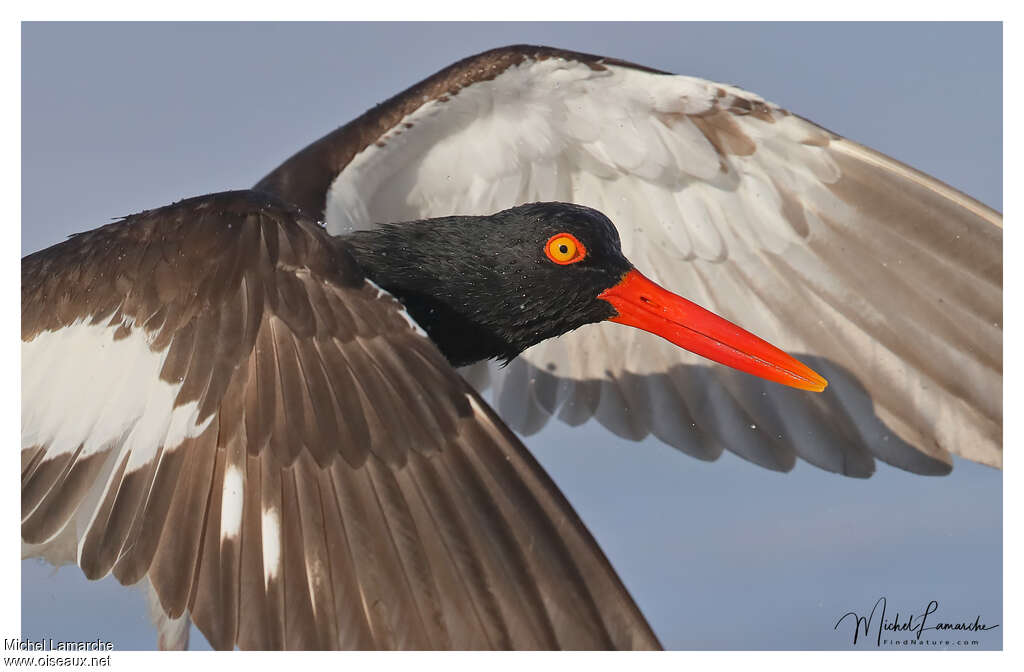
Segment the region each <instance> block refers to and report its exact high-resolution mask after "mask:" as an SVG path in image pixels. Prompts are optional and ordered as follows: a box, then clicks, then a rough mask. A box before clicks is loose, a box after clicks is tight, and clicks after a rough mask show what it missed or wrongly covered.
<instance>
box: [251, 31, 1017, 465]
mask: <svg viewBox="0 0 1024 672" xmlns="http://www.w3.org/2000/svg"><path fill="white" fill-rule="evenodd" d="M257 188H258V189H262V190H266V191H270V192H274V193H276V194H278V195H280V196H281V197H283V198H284V199H286V200H289V201H292V202H295V203H298V204H300V205H302V206H303V207H305V208H310V209H312V210H313V211H315V212H324V213H325V215H326V220H327V227H328V229H329V230H330V231H332V232H334V233H344V232H346V231H351V230H353V229H360V228H367V227H371V226H373V225H374V223H375V222H386V221H400V220H407V219H411V218H421V217H429V216H440V215H452V214H484V213H490V212H494V211H497V210H500V209H502V208H506V207H509V206H512V205H515V204H519V203H523V202H530V201H538V200H560V201H572V202H575V203H581V204H585V205H588V206H591V207H594V208H597V209H599V210H602V211H604V212H605V213H606V214H607V215H609V217H611V218H612V220H613V221H614V222H616V224H617V226H618V228H619V233H620V236H621V238H622V246H623V250H624V252H625V253H626V255H627V257H629V258H630V259H631V260H632V261H633V263H634V264H635V265H636V266H637V268H639V269H640V270H641V272H643V273H644V274H646V275H648V276H650V277H652V278H653V279H655V280H657V281H658V282H660V283H661V284H662V285H664V286H666V287H668V288H669V289H671V290H673V291H676V292H678V293H681V294H683V295H686V296H688V297H689V298H691V299H693V300H695V301H697V302H698V303H701V304H702V305H704V306H705V307H707V308H709V309H711V310H714V311H715V312H717V313H719V314H721V315H723V316H724V317H726V318H728V319H730V320H732V321H734V322H737V323H738V324H741V325H743V326H744V327H745V328H747V329H749V330H751V331H753V332H755V333H757V334H758V335H759V336H761V337H763V338H765V339H766V340H768V341H770V342H772V343H774V344H776V345H778V346H780V347H782V348H783V349H786V350H788V351H791V352H793V353H796V354H797V355H798V356H799V357H801V359H803V360H804V361H806V362H807V363H808V364H809V365H811V366H812V367H813V368H814V369H815V370H817V371H818V372H820V373H821V374H822V375H824V376H825V377H826V378H828V379H829V381H830V383H831V384H830V386H829V388H828V390H826V392H825V393H824V394H822V395H812V394H807V393H802V392H798V391H794V390H790V389H786V388H782V387H780V386H777V385H773V384H770V383H766V382H764V381H761V380H759V379H756V378H752V377H749V376H744V375H742V374H738V373H735V372H733V371H731V370H728V369H725V368H724V367H720V366H717V365H711V364H709V363H707V362H705V361H703V360H700V359H699V358H697V357H695V356H693V355H690V354H689V353H685V352H683V351H680V350H679V349H678V348H675V347H673V346H671V345H670V344H668V343H666V342H663V341H661V340H659V339H657V338H656V337H654V336H652V335H650V334H646V333H642V332H638V331H636V330H630V329H626V328H623V327H621V326H618V325H614V324H607V323H606V324H598V325H589V326H587V327H585V328H583V329H580V330H578V331H576V332H573V333H570V334H567V335H565V336H563V337H561V338H559V339H555V340H551V341H548V342H546V343H542V344H540V345H538V346H535V347H534V348H531V349H529V350H527V351H526V352H525V353H523V355H522V357H521V358H520V359H518V360H517V361H515V362H513V364H512V365H510V366H509V367H507V368H506V369H499V368H497V367H496V366H493V365H492V366H491V367H490V370H489V371H488V370H487V369H486V367H485V366H484V367H482V366H479V365H478V366H477V367H475V368H474V369H471V370H469V371H467V372H466V375H467V378H468V379H469V380H471V381H472V382H473V383H474V384H475V385H478V386H479V387H483V386H485V385H487V384H492V385H493V386H494V387H495V388H496V389H495V400H496V405H497V408H498V410H499V412H500V413H501V415H502V417H503V419H504V420H505V421H506V422H507V423H509V424H510V426H512V427H513V428H515V429H517V430H520V431H524V432H527V433H529V432H533V431H536V430H537V429H539V428H540V427H542V426H543V425H544V424H545V423H546V422H547V421H548V419H549V418H550V417H552V416H558V417H559V418H560V419H561V420H563V421H565V422H568V423H570V424H578V423H582V422H585V421H586V420H588V419H590V418H596V419H597V420H599V421H600V422H601V423H602V424H604V425H605V426H606V427H608V428H609V429H611V430H612V431H613V432H615V433H616V434H618V435H620V436H624V437H628V438H632V439H640V438H643V437H644V436H647V435H648V434H653V435H654V436H657V437H658V438H659V439H661V440H662V441H665V442H667V443H669V444H671V445H673V446H676V447H678V448H680V449H681V450H684V451H686V452H688V453H691V454H693V455H695V456H697V457H700V458H702V459H715V458H716V457H717V456H718V455H719V454H720V453H721V451H722V450H723V449H729V450H733V451H735V452H736V453H738V454H740V455H742V456H744V457H746V458H747V459H750V460H752V461H754V462H757V463H759V464H762V465H764V466H766V467H769V468H772V469H780V470H787V469H790V468H792V466H793V464H794V461H795V458H796V457H797V456H800V457H803V458H804V459H806V460H808V461H810V462H812V463H814V464H816V465H818V466H820V467H822V468H825V469H829V470H833V471H838V472H841V473H845V474H849V475H856V476H867V475H870V474H871V473H872V471H873V470H874V458H876V457H877V458H880V459H883V460H885V461H887V462H889V463H891V464H894V465H896V466H899V467H902V468H904V469H909V470H912V471H918V472H922V473H946V472H947V471H948V470H949V469H950V467H951V458H950V453H955V454H958V455H961V456H963V457H966V458H969V459H972V460H976V461H979V462H982V463H985V464H989V465H993V466H1000V465H1001V463H1002V447H1001V429H1002V396H1001V385H1002V260H1001V255H1002V228H1001V227H1002V218H1001V216H1000V215H999V214H998V213H996V212H994V211H993V210H991V209H990V208H988V207H986V206H984V205H982V204H981V203H978V202H977V201H975V200H973V199H971V198H970V197H968V196H965V195H964V194H961V193H959V192H957V191H955V190H954V189H952V188H950V187H948V186H946V185H944V184H942V183H940V182H938V181H936V180H934V179H932V178H930V177H928V176H927V175H924V174H922V173H920V172H917V171H915V170H913V169H912V168H909V167H907V166H905V165H902V164H900V163H898V162H896V161H894V160H892V159H890V158H888V157H885V156H883V155H881V154H878V153H877V152H874V151H872V150H870V149H868V148H866V147H863V146H860V145H858V144H856V143H853V142H851V141H849V140H845V139H843V138H841V137H839V136H837V135H835V134H833V133H831V132H829V131H827V130H825V129H823V128H821V127H819V126H816V125H815V124H813V123H811V122H809V121H807V120H805V119H802V118H800V117H798V116H795V115H793V114H790V113H789V112H787V111H785V110H783V109H780V108H779V107H777V106H775V105H773V104H771V103H768V102H765V101H764V100H762V99H761V98H760V97H758V96H756V95H754V94H751V93H747V92H745V91H741V90H739V89H736V88H734V87H731V86H727V85H722V84H716V83H713V82H708V81H705V80H701V79H696V78H692V77H683V76H676V75H670V74H666V73H661V72H657V71H652V70H650V69H647V68H643V67H641V66H636V65H632V64H628V63H623V62H620V61H616V60H613V59H605V58H601V57H597V56H589V55H585V54H576V53H571V52H565V51H559V50H554V49H548V48H543V47H509V48H504V49H498V50H494V51H490V52H486V53H484V54H480V55H478V56H474V57H472V58H469V59H466V60H464V61H461V62H459V63H456V64H455V65H453V66H451V67H449V68H446V69H445V70H443V71H441V72H439V73H437V74H436V75H434V76H432V77H430V78H429V79H427V80H424V81H423V82H421V83H419V84H417V85H416V86H413V87H412V88H410V89H409V90H407V91H405V92H403V93H401V94H399V95H398V96H396V97H394V98H392V99H391V100H388V101H386V102H385V103H382V104H381V105H379V106H377V107H376V108H374V109H372V110H370V111H369V112H367V113H366V114H365V115H363V116H362V117H360V118H358V119H356V120H355V121H353V122H351V123H350V124H348V125H346V126H343V127H342V128H340V129H338V130H337V131H335V132H333V133H331V134H330V135H327V136H325V137H324V138H322V139H321V140H319V141H317V142H315V143H314V144H312V145H310V146H309V147H307V148H305V149H303V150H302V151H300V152H299V153H297V154H296V155H295V156H293V157H292V158H291V159H289V160H288V161H287V162H285V163H284V164H282V165H281V166H280V167H279V168H278V169H276V170H275V171H274V172H272V173H271V174H270V175H268V176H267V177H266V178H264V179H263V180H262V181H261V182H260V183H259V184H258V185H257Z"/></svg>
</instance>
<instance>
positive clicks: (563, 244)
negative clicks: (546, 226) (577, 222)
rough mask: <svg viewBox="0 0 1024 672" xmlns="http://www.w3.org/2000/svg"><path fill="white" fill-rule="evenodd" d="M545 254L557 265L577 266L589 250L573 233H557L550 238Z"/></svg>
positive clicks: (545, 247)
mask: <svg viewBox="0 0 1024 672" xmlns="http://www.w3.org/2000/svg"><path fill="white" fill-rule="evenodd" d="M544 253H545V254H546V255H548V259H550V260H551V261H553V262H555V263H556V264H562V265H565V264H575V263H576V262H577V261H580V260H581V259H583V257H585V256H587V248H585V247H583V243H581V242H580V241H579V240H577V239H576V236H574V235H572V234H571V233H556V234H555V235H553V236H551V237H550V238H548V242H547V245H545V246H544Z"/></svg>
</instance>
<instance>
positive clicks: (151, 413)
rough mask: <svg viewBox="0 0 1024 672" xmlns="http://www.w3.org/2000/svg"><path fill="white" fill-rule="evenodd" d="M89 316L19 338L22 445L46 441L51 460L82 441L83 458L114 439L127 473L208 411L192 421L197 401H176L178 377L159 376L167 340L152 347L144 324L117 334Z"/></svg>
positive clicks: (193, 428) (190, 431)
mask: <svg viewBox="0 0 1024 672" xmlns="http://www.w3.org/2000/svg"><path fill="white" fill-rule="evenodd" d="M90 321H91V317H89V318H86V319H84V320H79V321H76V322H75V323H73V324H71V325H69V326H67V327H64V328H62V329H58V330H56V331H45V332H42V333H40V334H38V335H37V336H36V337H35V338H33V339H32V340H31V341H28V342H22V344H21V374H22V378H21V395H22V404H21V413H22V415H21V426H22V434H21V436H22V448H27V447H30V446H40V445H45V446H47V449H46V458H47V459H51V458H53V457H56V456H58V455H62V454H65V453H71V452H74V451H75V450H78V448H79V447H81V448H82V450H81V454H80V457H88V456H89V455H92V454H95V453H97V452H99V451H101V450H103V449H105V448H108V447H109V446H110V445H112V444H114V443H118V442H120V443H121V451H122V454H124V452H123V451H128V452H129V453H130V455H131V457H129V460H128V465H127V471H128V472H131V471H134V470H136V469H138V468H139V467H141V466H143V465H144V464H146V463H148V462H150V461H151V460H152V459H153V458H154V457H155V455H156V450H157V448H158V447H159V446H164V447H166V448H174V447H176V446H178V445H180V444H181V443H182V441H184V440H185V439H186V438H189V437H194V436H198V435H199V434H201V433H202V432H203V430H205V429H206V427H207V426H208V425H209V424H210V422H211V421H212V419H213V418H212V417H210V418H206V419H205V420H204V421H203V422H197V421H198V413H199V405H198V402H195V401H192V402H188V403H186V404H182V405H181V406H178V407H175V405H174V400H175V398H176V397H177V395H178V391H179V390H180V389H181V386H182V382H181V381H178V382H165V381H162V380H160V370H161V368H162V367H163V365H164V360H165V359H166V357H167V352H168V350H169V346H168V348H165V349H164V350H162V351H160V352H153V351H152V350H150V347H149V342H150V341H149V339H148V338H147V337H146V335H145V332H144V331H143V330H142V329H131V331H130V333H129V334H128V335H127V336H125V337H124V338H121V339H119V340H115V338H114V335H115V332H116V331H117V330H118V329H119V328H120V325H114V326H107V325H106V324H105V323H103V322H101V323H100V324H89V322H90ZM129 326H130V325H129Z"/></svg>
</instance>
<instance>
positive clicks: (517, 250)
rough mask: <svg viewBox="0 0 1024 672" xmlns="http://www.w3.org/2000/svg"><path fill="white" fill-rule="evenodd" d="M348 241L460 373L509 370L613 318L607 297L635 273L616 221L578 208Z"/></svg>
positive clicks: (531, 210)
mask: <svg viewBox="0 0 1024 672" xmlns="http://www.w3.org/2000/svg"><path fill="white" fill-rule="evenodd" d="M342 240H343V241H344V243H347V244H348V245H349V246H350V247H351V249H352V252H353V254H354V255H355V257H356V261H357V262H358V263H359V265H360V266H361V267H362V268H363V270H364V272H365V273H366V275H367V276H368V277H369V278H370V279H372V280H373V281H374V282H376V283H377V284H379V285H380V286H382V287H383V288H384V289H386V290H388V291H389V292H391V293H392V294H394V295H395V296H396V297H397V298H398V299H399V300H401V301H402V303H404V304H405V306H406V308H407V309H408V311H409V313H410V314H411V315H412V317H413V318H414V319H415V320H416V322H417V323H419V324H420V325H421V326H422V327H423V328H424V329H425V330H426V331H427V333H428V334H429V335H430V337H431V339H432V340H433V341H434V342H435V343H436V344H437V345H438V347H440V349H441V351H442V352H443V353H444V354H445V356H446V357H448V359H449V361H451V362H452V364H454V365H456V366H462V365H465V364H469V363H472V362H475V361H479V360H481V359H490V358H499V359H503V360H506V361H507V360H510V359H512V358H513V357H515V356H516V355H518V354H519V353H520V352H522V351H523V350H524V349H526V348H528V347H530V346H531V345H534V344H536V343H539V342H541V341H543V340H545V339H548V338H552V337H554V336H558V335H560V334H564V333H566V332H568V331H571V330H573V329H576V328H577V327H581V326H583V325H584V324H589V323H591V322H600V321H602V320H606V319H609V318H611V317H613V316H614V315H615V314H616V311H615V308H614V307H613V306H612V304H610V303H609V302H607V301H605V300H603V299H601V298H598V295H599V294H601V293H602V292H603V291H605V290H607V289H609V288H610V287H613V286H615V285H616V284H618V283H619V282H620V281H621V280H622V278H623V276H625V275H626V274H627V273H628V272H629V271H630V270H632V268H633V267H632V265H631V264H630V263H629V261H627V260H626V258H625V257H624V256H623V255H622V250H621V249H620V248H619V234H618V232H617V231H616V230H615V226H614V225H613V224H612V223H611V221H609V219H608V218H607V217H605V216H604V215H603V214H601V213H600V212H598V211H596V210H593V209H591V208H586V207H583V206H580V205H572V204H568V203H531V204H528V205H521V206H519V207H515V208H510V209H508V210H503V211H501V212H498V213H496V214H493V215H488V216H485V217H443V218H439V219H428V220H422V221H415V222H403V223H399V224H387V225H384V226H382V227H380V228H378V229H375V230H373V231H360V232H356V233H354V234H351V235H348V236H345V237H344V238H343V239H342Z"/></svg>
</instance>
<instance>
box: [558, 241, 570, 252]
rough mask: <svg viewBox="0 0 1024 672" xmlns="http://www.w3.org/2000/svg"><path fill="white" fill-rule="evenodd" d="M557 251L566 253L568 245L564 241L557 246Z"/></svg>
mask: <svg viewBox="0 0 1024 672" xmlns="http://www.w3.org/2000/svg"><path fill="white" fill-rule="evenodd" d="M558 251H559V252H561V253H562V254H568V253H569V246H568V245H566V244H565V243H562V244H561V245H559V246H558Z"/></svg>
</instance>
